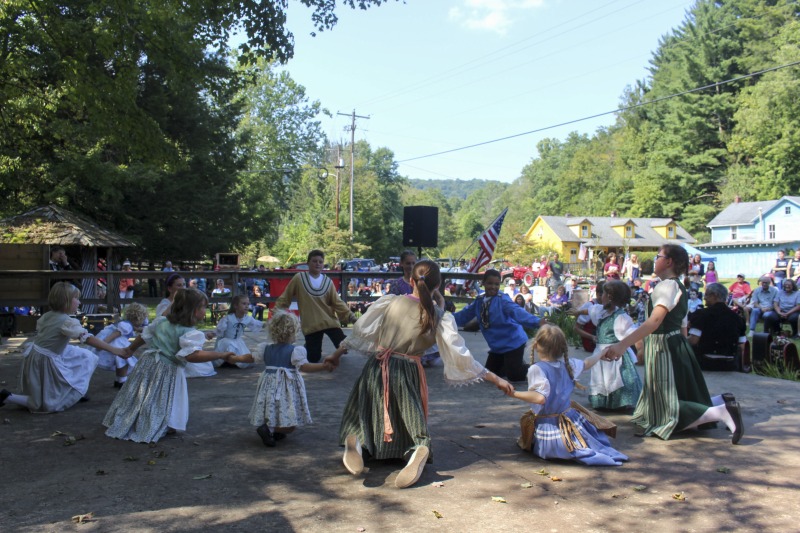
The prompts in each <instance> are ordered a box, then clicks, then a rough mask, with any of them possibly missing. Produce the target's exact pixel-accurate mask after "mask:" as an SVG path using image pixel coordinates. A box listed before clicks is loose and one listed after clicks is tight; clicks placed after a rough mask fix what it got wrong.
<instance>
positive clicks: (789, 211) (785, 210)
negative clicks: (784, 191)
mask: <svg viewBox="0 0 800 533" xmlns="http://www.w3.org/2000/svg"><path fill="white" fill-rule="evenodd" d="M783 214H784V215H791V214H792V206H790V205H787V206H786V207H784V208H783Z"/></svg>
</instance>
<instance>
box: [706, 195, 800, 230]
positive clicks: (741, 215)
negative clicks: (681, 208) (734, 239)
mask: <svg viewBox="0 0 800 533" xmlns="http://www.w3.org/2000/svg"><path fill="white" fill-rule="evenodd" d="M784 200H787V201H789V202H792V203H793V204H795V205H796V206H797V207H800V196H783V197H781V198H779V199H777V200H766V201H763V202H738V203H732V204H730V205H729V206H728V207H726V208H725V209H723V210H722V212H721V213H720V214H718V215H717V216H715V217H714V218H713V219H712V220H711V222H709V223H708V227H709V228H714V227H719V226H741V225H749V224H755V223H756V222H757V221H758V217H759V208H761V214H762V215H766V214H767V213H768V212H769V211H770V210H771V209H773V208H774V207H775V206H777V205H778V204H779V203H781V202H783V201H784Z"/></svg>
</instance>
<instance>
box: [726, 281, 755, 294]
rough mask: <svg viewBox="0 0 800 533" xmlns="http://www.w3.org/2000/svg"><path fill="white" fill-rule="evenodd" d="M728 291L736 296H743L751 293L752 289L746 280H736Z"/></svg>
mask: <svg viewBox="0 0 800 533" xmlns="http://www.w3.org/2000/svg"><path fill="white" fill-rule="evenodd" d="M728 291H729V292H730V293H731V296H733V297H734V298H741V297H742V296H747V295H748V294H750V293H751V292H752V289H750V284H749V283H747V282H746V281H734V282H733V283H732V284H731V286H730V288H728Z"/></svg>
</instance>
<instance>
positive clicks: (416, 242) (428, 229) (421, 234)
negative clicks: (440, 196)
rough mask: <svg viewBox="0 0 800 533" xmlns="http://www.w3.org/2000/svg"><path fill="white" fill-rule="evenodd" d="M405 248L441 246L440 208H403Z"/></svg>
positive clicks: (419, 206) (417, 206)
mask: <svg viewBox="0 0 800 533" xmlns="http://www.w3.org/2000/svg"><path fill="white" fill-rule="evenodd" d="M403 246H414V247H417V248H436V247H437V246H439V208H438V207H430V206H426V205H411V206H408V207H404V208H403Z"/></svg>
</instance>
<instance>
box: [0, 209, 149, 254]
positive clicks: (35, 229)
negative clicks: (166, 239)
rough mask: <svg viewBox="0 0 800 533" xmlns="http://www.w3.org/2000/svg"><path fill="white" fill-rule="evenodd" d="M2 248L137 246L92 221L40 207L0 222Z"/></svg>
mask: <svg viewBox="0 0 800 533" xmlns="http://www.w3.org/2000/svg"><path fill="white" fill-rule="evenodd" d="M0 244H49V245H55V244H59V245H61V246H94V247H98V248H129V247H134V246H136V245H135V244H134V243H132V242H131V241H129V240H128V239H126V238H125V237H123V236H121V235H119V234H117V233H114V232H113V231H109V230H107V229H103V228H101V227H100V226H98V225H97V223H95V222H93V221H92V220H89V219H88V218H86V217H84V216H82V215H78V214H76V213H73V212H71V211H68V210H66V209H64V208H63V207H58V206H55V205H48V206H44V207H37V208H35V209H31V210H30V211H28V212H27V213H23V214H21V215H16V216H13V217H9V218H5V219H3V220H0Z"/></svg>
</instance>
